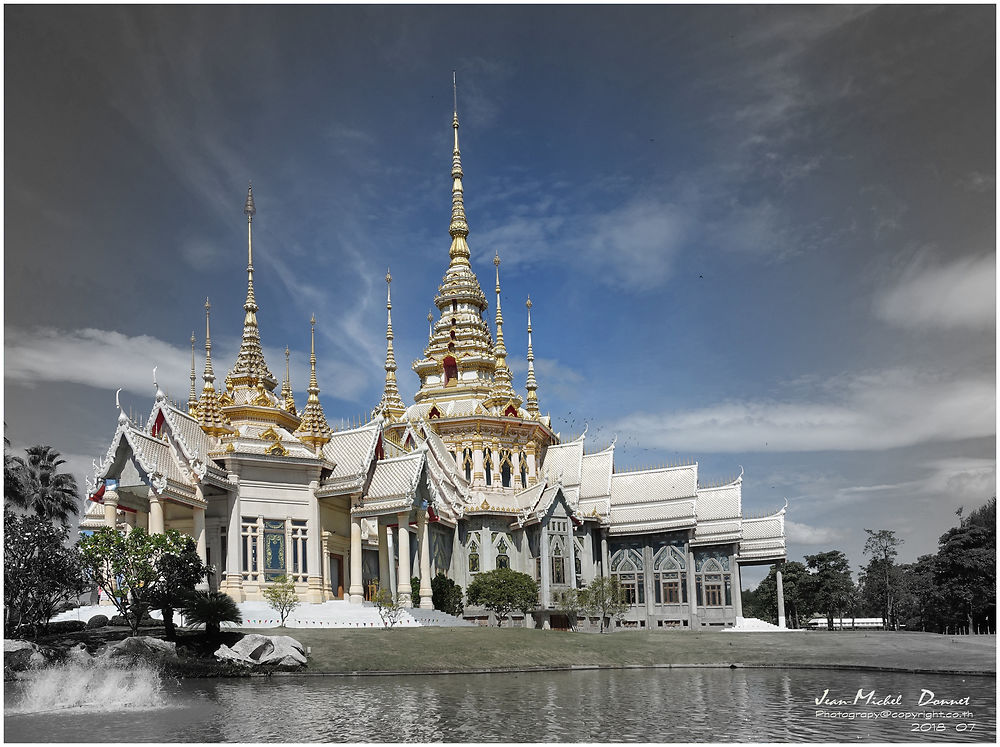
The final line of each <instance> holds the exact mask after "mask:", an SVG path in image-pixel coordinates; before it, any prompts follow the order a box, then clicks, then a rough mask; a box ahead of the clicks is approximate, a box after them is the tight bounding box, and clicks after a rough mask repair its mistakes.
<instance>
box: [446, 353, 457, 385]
mask: <svg viewBox="0 0 1000 747" xmlns="http://www.w3.org/2000/svg"><path fill="white" fill-rule="evenodd" d="M457 379H458V363H456V362H455V359H454V358H453V357H452V356H450V355H449V356H448V357H447V358H445V359H444V385H445V386H448V385H449V384H451V383H452V382H453V381H456V380H457Z"/></svg>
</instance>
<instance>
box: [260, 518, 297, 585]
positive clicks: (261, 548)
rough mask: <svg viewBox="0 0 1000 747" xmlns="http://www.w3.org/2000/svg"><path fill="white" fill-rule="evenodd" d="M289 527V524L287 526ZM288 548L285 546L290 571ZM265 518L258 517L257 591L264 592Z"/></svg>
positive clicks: (286, 561)
mask: <svg viewBox="0 0 1000 747" xmlns="http://www.w3.org/2000/svg"><path fill="white" fill-rule="evenodd" d="M286 526H287V524H286ZM288 549H289V548H288V546H287V545H286V546H285V563H286V565H285V569H286V571H287V569H288V565H287V563H288ZM265 552H266V548H265V547H264V517H263V516H258V517H257V591H258V592H262V591H264V553H265Z"/></svg>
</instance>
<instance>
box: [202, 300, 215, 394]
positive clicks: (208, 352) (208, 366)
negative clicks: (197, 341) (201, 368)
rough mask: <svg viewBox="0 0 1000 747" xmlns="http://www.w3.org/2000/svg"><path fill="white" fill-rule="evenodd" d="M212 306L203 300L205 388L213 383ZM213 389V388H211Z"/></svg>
mask: <svg viewBox="0 0 1000 747" xmlns="http://www.w3.org/2000/svg"><path fill="white" fill-rule="evenodd" d="M211 312H212V304H211V303H209V300H208V298H206V299H205V377H204V378H205V386H206V387H208V386H211V385H212V384H213V383H214V382H215V371H213V370H212V329H211V326H210V322H211V319H210V315H211ZM213 388H214V387H213Z"/></svg>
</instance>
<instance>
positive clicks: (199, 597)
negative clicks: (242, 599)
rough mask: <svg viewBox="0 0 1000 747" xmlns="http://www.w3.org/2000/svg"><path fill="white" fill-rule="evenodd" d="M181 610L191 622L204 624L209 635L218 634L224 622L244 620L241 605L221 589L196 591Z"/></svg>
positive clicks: (238, 622) (237, 622)
mask: <svg viewBox="0 0 1000 747" xmlns="http://www.w3.org/2000/svg"><path fill="white" fill-rule="evenodd" d="M181 612H182V614H183V615H184V617H186V618H187V621H188V623H189V624H193V625H204V626H205V634H206V635H209V636H212V635H218V634H219V633H220V632H221V630H222V623H224V622H231V623H236V624H237V625H239V624H240V623H242V622H243V616H242V615H241V614H240V608H239V605H237V604H236V602H234V601H233V598H232V597H230V596H229V595H228V594H224V593H223V592H221V591H196V592H194V593H193V594H191V595H190V596H189V597H188V598H187V600H186V601H185V602H184V606H183V607H182V608H181ZM282 622H284V620H282Z"/></svg>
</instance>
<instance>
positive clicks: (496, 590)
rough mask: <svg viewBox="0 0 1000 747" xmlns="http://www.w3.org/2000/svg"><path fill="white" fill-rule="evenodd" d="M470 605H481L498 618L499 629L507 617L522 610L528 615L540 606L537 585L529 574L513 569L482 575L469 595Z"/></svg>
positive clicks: (503, 569)
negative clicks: (529, 611)
mask: <svg viewBox="0 0 1000 747" xmlns="http://www.w3.org/2000/svg"><path fill="white" fill-rule="evenodd" d="M466 596H467V597H468V600H469V604H474V605H482V606H483V607H485V608H486V609H488V610H492V611H493V613H494V614H495V615H496V617H497V627H499V626H500V625H501V624H502V623H503V619H504V618H505V617H509V616H510V614H511V613H512V612H514V611H515V610H519V611H520V612H522V613H524V614H527V613H528V610H531V609H534V608H535V606H536V605H537V604H538V584H537V583H536V582H535V580H534V579H533V578H531V576H529V575H528V574H526V573H520V572H518V571H512V570H511V569H510V568H497V569H496V570H494V571H488V572H486V573H479V574H477V575H476V578H475V579H474V580H473V582H472V583H471V584H469V589H468V591H467V592H466Z"/></svg>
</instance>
